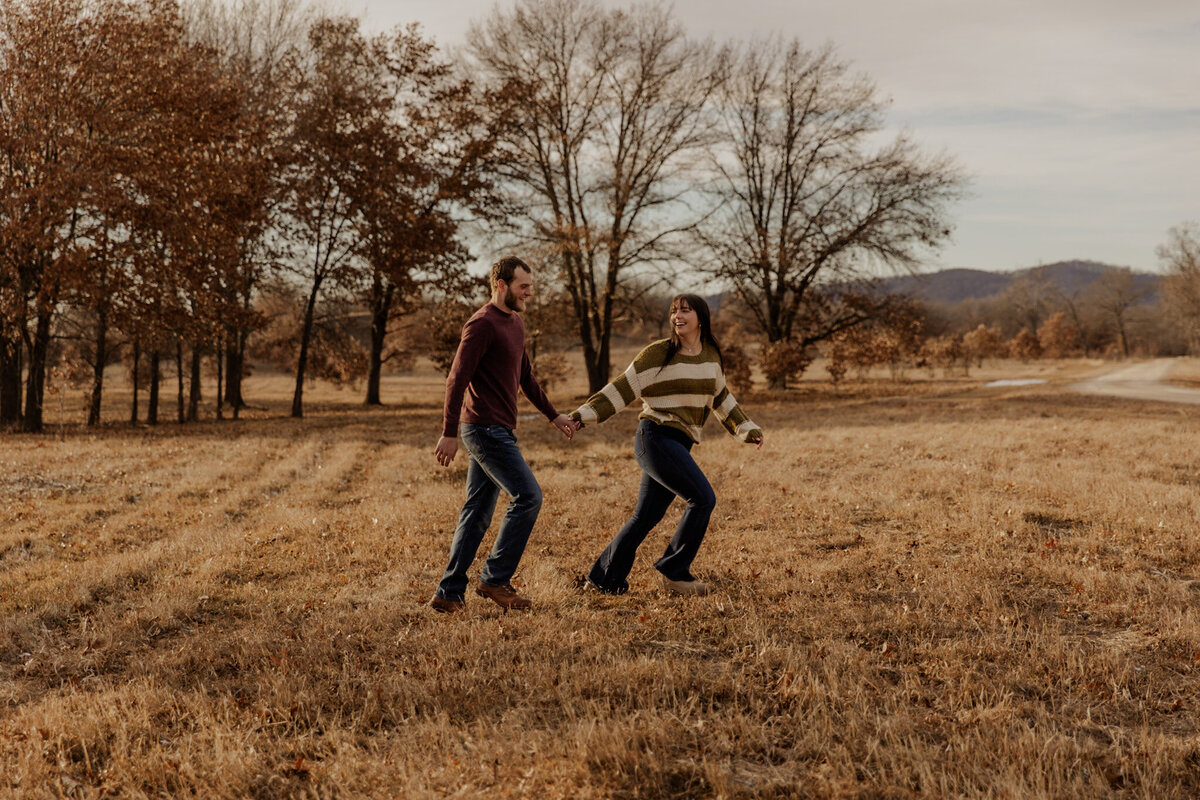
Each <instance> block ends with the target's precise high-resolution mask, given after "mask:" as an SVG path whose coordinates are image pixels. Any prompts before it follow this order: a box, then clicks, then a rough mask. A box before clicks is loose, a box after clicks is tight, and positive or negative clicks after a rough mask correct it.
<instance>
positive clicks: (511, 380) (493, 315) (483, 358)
mask: <svg viewBox="0 0 1200 800" xmlns="http://www.w3.org/2000/svg"><path fill="white" fill-rule="evenodd" d="M518 387H520V389H521V391H523V392H524V393H525V396H526V397H528V398H529V400H530V402H532V403H533V404H534V405H535V406H536V407H537V409H538V410H539V411H541V412H542V413H543V414H545V415H546V419H548V420H553V419H554V418H555V417H557V416H558V411H557V410H555V408H554V404H553V403H551V402H550V398H548V397H546V393H545V392H543V391H542V387H540V386H538V382H537V379H536V378H534V377H533V369H532V367H531V366H530V364H529V358H528V356H526V355H525V323H523V322H521V318H520V317H519V316H518V315H517V314H516V313H512V314H505V313H504V312H503V311H501V310H500V309H498V308H496V306H495V305H494V304H492V303H488V304H487V305H486V306H484V307H483V308H481V309H479V310H478V311H476V312H475V315H474V316H472V317H471V318H470V319H469V320H467V324H466V325H463V330H462V340H461V341H459V343H458V352H457V353H455V354H454V363H453V364H451V365H450V375H449V376H447V378H446V407H445V411H444V417H443V421H442V435H443V436H458V423H459V420H460V419H461V421H463V422H471V423H476V424H480V425H507V426H508V427H510V428H515V427H517V388H518ZM460 409H461V411H462V413H461V415H460V413H459V410H460Z"/></svg>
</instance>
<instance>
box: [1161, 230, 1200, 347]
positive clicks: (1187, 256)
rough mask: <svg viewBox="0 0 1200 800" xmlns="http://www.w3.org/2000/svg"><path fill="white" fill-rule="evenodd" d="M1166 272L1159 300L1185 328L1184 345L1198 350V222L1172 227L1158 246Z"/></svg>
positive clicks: (1199, 313)
mask: <svg viewBox="0 0 1200 800" xmlns="http://www.w3.org/2000/svg"><path fill="white" fill-rule="evenodd" d="M1158 260H1159V262H1160V263H1161V264H1162V266H1163V267H1164V271H1165V273H1166V275H1165V277H1164V278H1163V283H1162V293H1163V302H1164V304H1165V305H1166V308H1167V310H1168V311H1169V313H1170V314H1171V315H1172V316H1173V317H1175V318H1176V319H1177V320H1178V321H1179V323H1180V324H1181V325H1182V327H1183V328H1184V330H1185V331H1186V332H1187V339H1188V347H1189V350H1190V351H1191V352H1193V353H1195V352H1197V351H1198V350H1200V224H1198V223H1195V222H1188V223H1185V224H1183V225H1180V226H1178V227H1175V228H1172V229H1171V230H1170V231H1169V232H1168V235H1167V241H1166V243H1165V244H1162V245H1160V246H1159V248H1158Z"/></svg>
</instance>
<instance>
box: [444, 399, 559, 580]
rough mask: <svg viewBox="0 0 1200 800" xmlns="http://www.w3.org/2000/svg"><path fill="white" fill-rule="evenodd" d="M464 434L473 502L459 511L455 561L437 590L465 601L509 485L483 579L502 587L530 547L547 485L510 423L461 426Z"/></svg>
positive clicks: (469, 493) (453, 550)
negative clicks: (473, 564)
mask: <svg viewBox="0 0 1200 800" xmlns="http://www.w3.org/2000/svg"><path fill="white" fill-rule="evenodd" d="M458 437H459V440H460V441H461V442H462V444H463V445H464V446H465V447H466V450H467V454H468V455H469V456H470V462H469V463H468V464H467V501H466V502H465V503H464V504H463V507H462V512H461V513H460V514H459V516H458V527H457V528H455V530H454V540H453V541H452V542H451V543H450V564H449V565H448V566H447V567H446V573H445V574H444V575H443V576H442V582H441V583H440V584H439V585H438V588H437V593H438V595H439V596H440V597H443V598H445V599H447V600H462V599H463V595H464V594H465V593H466V590H467V569H468V568H469V567H470V566H471V562H473V561H474V560H475V554H476V553H477V552H478V550H479V543H480V542H481V541H483V535H484V534H485V533H486V532H487V529H488V526H489V525H491V523H492V514H493V512H494V511H495V510H496V500H497V499H498V498H499V496H500V490H501V489H503V490H504V491H505V492H507V493H508V495H509V496H510V497H511V498H512V501H511V502H510V503H509V504H508V511H506V512H505V514H504V519H503V520H501V522H500V532H499V533H497V534H496V543H495V545H493V547H492V552H491V555H489V556H488V559H487V561H486V562H485V563H484V565H483V571H482V572H481V573H480V576H479V577H480V580H482V581H483V582H484V583H488V584H492V585H493V586H499V585H502V584H505V583H508V582H509V580H510V579H511V578H512V576H513V573H514V572H516V571H517V564H518V563H520V561H521V555H522V554H523V553H524V552H525V543H526V542H528V541H529V533H530V532H531V531H532V530H533V523H534V522H536V521H537V517H538V512H539V511H540V510H541V508H542V489H541V487H540V486H538V482H537V480H536V479H535V478H534V477H533V472H532V471H530V469H529V465H528V464H526V463H525V458H524V456H522V455H521V449H520V448H519V447H517V436H516V434H515V433H513V431H512V429H511V428H509V427H507V426H506V425H474V424H471V423H466V422H464V423H462V424H461V425H459V429H458Z"/></svg>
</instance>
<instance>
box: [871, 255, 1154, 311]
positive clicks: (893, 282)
mask: <svg viewBox="0 0 1200 800" xmlns="http://www.w3.org/2000/svg"><path fill="white" fill-rule="evenodd" d="M1113 269H1117V267H1114V266H1111V265H1109V264H1101V263H1099V262H1096V261H1059V262H1057V263H1054V264H1046V265H1045V266H1040V267H1030V268H1029V269H1022V270H1017V271H1015V272H987V271H985V270H981V269H944V270H940V271H938V272H930V273H928V274H925V275H904V276H901V277H897V278H888V279H886V280H884V281H883V284H882V288H883V290H884V291H885V292H887V293H888V294H904V295H908V296H910V297H913V298H915V299H917V300H923V301H925V302H927V303H945V304H948V305H953V304H955V303H961V302H963V301H964V300H987V299H989V298H992V297H996V296H998V295H1000V294H1002V293H1003V292H1004V291H1005V290H1006V289H1007V288H1008V287H1009V286H1011V285H1013V284H1014V283H1016V282H1017V281H1018V280H1021V279H1022V278H1027V277H1030V276H1031V275H1032V274H1033V273H1034V272H1039V273H1040V274H1041V275H1042V276H1043V277H1044V278H1045V279H1046V280H1048V281H1049V282H1050V283H1052V284H1053V285H1054V286H1056V287H1057V288H1058V289H1059V290H1060V291H1061V292H1062V293H1063V294H1065V295H1066V296H1068V297H1074V296H1077V295H1078V294H1079V293H1080V292H1081V291H1083V290H1084V289H1086V288H1087V287H1088V285H1089V284H1091V283H1094V282H1095V281H1098V280H1099V279H1100V278H1101V277H1103V276H1104V274H1105V273H1106V272H1108V271H1109V270H1113ZM1133 277H1134V285H1135V286H1137V287H1139V288H1141V289H1144V290H1145V291H1146V293H1147V296H1146V299H1145V301H1144V302H1146V303H1153V302H1154V301H1155V300H1156V298H1157V295H1158V282H1159V276H1158V275H1151V274H1148V273H1144V272H1135V273H1134V276H1133Z"/></svg>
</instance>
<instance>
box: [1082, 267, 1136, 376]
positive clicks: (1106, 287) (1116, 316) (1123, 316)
mask: <svg viewBox="0 0 1200 800" xmlns="http://www.w3.org/2000/svg"><path fill="white" fill-rule="evenodd" d="M1089 294H1090V295H1091V298H1092V302H1093V303H1094V304H1095V306H1096V308H1097V309H1099V310H1100V312H1101V313H1102V314H1103V316H1104V320H1105V321H1106V322H1107V324H1109V325H1111V326H1112V330H1113V333H1114V334H1115V335H1116V339H1117V344H1118V345H1119V346H1120V348H1121V356H1122V357H1123V358H1128V357H1129V349H1130V348H1129V338H1130V324H1131V322H1132V319H1133V316H1132V314H1131V312H1132V310H1133V309H1134V308H1135V307H1136V306H1137V305H1138V304H1139V303H1141V302H1142V301H1143V300H1145V299H1146V290H1145V289H1143V288H1141V287H1139V286H1138V285H1137V282H1136V281H1134V278H1133V270H1132V269H1130V268H1129V267H1114V268H1112V269H1110V270H1108V271H1106V272H1105V273H1104V275H1102V276H1101V278H1100V280H1098V281H1096V282H1095V283H1093V284H1092V285H1091V286H1090V287H1089Z"/></svg>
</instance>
